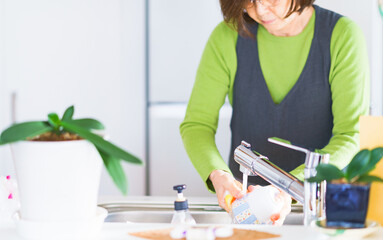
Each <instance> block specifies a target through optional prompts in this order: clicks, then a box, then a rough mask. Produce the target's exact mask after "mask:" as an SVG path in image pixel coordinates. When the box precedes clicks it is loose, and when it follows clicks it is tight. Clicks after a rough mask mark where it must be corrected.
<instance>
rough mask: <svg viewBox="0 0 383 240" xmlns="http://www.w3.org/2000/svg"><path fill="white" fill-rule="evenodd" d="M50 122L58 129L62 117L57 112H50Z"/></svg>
mask: <svg viewBox="0 0 383 240" xmlns="http://www.w3.org/2000/svg"><path fill="white" fill-rule="evenodd" d="M48 122H49V124H50V125H51V126H52V127H54V128H55V129H58V128H59V127H60V123H61V121H60V118H59V116H58V115H57V114H56V113H49V114H48Z"/></svg>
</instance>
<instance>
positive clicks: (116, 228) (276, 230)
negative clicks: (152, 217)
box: [0, 196, 383, 240]
mask: <svg viewBox="0 0 383 240" xmlns="http://www.w3.org/2000/svg"><path fill="white" fill-rule="evenodd" d="M172 200H173V197H145V196H142V197H121V198H119V197H115V196H113V197H100V199H99V203H116V202H120V203H121V202H130V203H131V202H140V203H142V202H150V203H154V202H157V203H172ZM189 200H190V202H193V203H216V201H217V200H216V198H215V197H213V198H189ZM203 226H206V225H203ZM212 226H214V225H212ZM230 226H231V227H233V226H235V227H236V228H246V229H255V230H259V231H265V232H269V233H272V234H278V235H280V236H281V237H279V238H273V239H286V240H297V239H299V240H300V239H310V240H316V239H318V240H319V239H321V240H322V239H333V238H330V237H328V236H327V235H324V234H323V233H320V232H319V231H318V228H314V227H304V226H300V225H288V226H287V225H285V226H281V227H275V226H265V225H230ZM170 227H171V225H170V224H147V223H111V222H105V223H103V226H102V230H101V232H100V234H99V236H98V237H97V238H95V239H94V240H134V239H136V240H137V239H142V238H137V237H133V236H130V235H128V233H129V232H139V231H144V230H153V229H161V228H170ZM3 239H4V240H23V238H22V237H20V236H19V235H18V234H17V231H16V226H15V224H14V223H12V222H8V223H4V222H3V223H1V222H0V240H3ZM51 239H52V240H54V239H55V236H52V238H51ZM337 239H342V238H337ZM343 239H345V238H343ZM363 239H366V240H378V239H379V240H382V239H383V227H379V228H376V231H375V232H374V233H372V234H370V235H369V236H368V237H366V238H363Z"/></svg>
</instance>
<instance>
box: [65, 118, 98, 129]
mask: <svg viewBox="0 0 383 240" xmlns="http://www.w3.org/2000/svg"><path fill="white" fill-rule="evenodd" d="M65 122H68V123H69V124H73V125H76V126H77V127H81V128H85V129H88V130H91V129H96V130H101V129H104V125H103V124H102V123H101V122H99V121H97V120H96V119H92V118H82V119H76V120H69V121H65Z"/></svg>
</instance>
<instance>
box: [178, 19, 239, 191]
mask: <svg viewBox="0 0 383 240" xmlns="http://www.w3.org/2000/svg"><path fill="white" fill-rule="evenodd" d="M236 40H237V33H236V32H235V31H234V30H233V29H231V28H230V27H229V26H228V25H227V24H226V23H224V22H222V23H220V24H219V25H218V26H217V27H216V28H215V29H214V31H213V32H212V34H211V36H210V37H209V40H208V42H207V44H206V46H205V49H204V52H203V55H202V58H201V61H200V64H199V67H198V70H197V75H196V79H195V83H194V86H193V90H192V94H191V96H190V99H189V103H188V107H187V110H186V114H185V118H184V121H183V122H182V123H181V125H180V133H181V137H182V140H183V144H184V147H185V149H186V152H187V154H188V156H189V158H190V160H191V162H192V163H193V165H194V167H195V169H196V170H197V171H198V173H199V175H200V176H201V178H202V180H203V181H205V183H206V185H207V187H208V189H209V190H210V191H212V192H214V188H213V186H212V183H211V181H210V180H209V175H210V173H211V172H212V171H213V170H215V169H220V170H224V171H227V172H230V170H229V167H228V166H227V164H226V163H225V161H224V160H223V159H222V157H221V155H220V153H219V152H218V149H217V146H216V143H215V133H216V130H217V127H218V117H219V110H220V108H221V107H222V105H223V104H224V103H225V98H226V96H227V95H228V93H229V89H230V86H231V81H232V79H234V76H235V71H236V52H235V45H236Z"/></svg>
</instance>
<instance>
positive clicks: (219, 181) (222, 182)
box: [209, 170, 244, 212]
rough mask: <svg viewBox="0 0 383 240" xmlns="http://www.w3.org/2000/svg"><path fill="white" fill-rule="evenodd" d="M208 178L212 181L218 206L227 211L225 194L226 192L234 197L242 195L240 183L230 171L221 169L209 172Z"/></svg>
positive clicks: (228, 209) (228, 208) (228, 207)
mask: <svg viewBox="0 0 383 240" xmlns="http://www.w3.org/2000/svg"><path fill="white" fill-rule="evenodd" d="M209 179H210V181H211V182H212V183H213V186H214V189H215V192H216V194H217V198H218V204H219V206H220V207H221V208H223V209H225V210H226V211H227V212H229V211H230V206H227V205H226V203H225V195H226V194H227V192H228V193H229V194H230V195H232V196H233V197H234V198H237V199H238V198H242V197H243V195H244V192H242V184H241V183H240V182H238V181H237V180H235V179H234V177H233V176H232V175H231V174H230V173H228V172H225V171H222V170H214V171H213V172H211V174H210V176H209ZM226 191H227V192H226Z"/></svg>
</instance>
